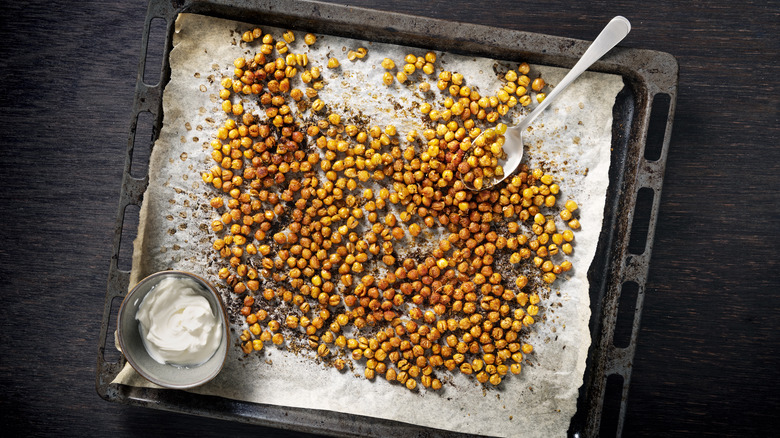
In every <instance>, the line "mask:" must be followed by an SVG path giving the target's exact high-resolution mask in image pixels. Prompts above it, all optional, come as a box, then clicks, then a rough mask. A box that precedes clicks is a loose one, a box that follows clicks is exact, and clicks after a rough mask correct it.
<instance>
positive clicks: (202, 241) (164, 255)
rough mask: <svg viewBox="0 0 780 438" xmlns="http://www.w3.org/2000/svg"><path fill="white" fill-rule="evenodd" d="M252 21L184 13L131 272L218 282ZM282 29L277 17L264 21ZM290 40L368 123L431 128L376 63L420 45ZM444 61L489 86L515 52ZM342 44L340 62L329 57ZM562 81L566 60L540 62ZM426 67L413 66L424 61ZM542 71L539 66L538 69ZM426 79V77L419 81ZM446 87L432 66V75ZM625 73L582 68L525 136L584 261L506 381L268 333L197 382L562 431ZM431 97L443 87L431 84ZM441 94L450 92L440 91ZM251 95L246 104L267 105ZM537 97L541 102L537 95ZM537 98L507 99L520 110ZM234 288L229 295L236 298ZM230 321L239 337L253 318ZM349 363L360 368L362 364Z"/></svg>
mask: <svg viewBox="0 0 780 438" xmlns="http://www.w3.org/2000/svg"><path fill="white" fill-rule="evenodd" d="M252 27H254V26H251V25H247V24H242V23H237V22H232V21H226V20H221V19H214V18H208V17H203V16H198V15H191V14H182V15H180V16H179V18H178V20H177V22H176V34H175V36H174V49H173V51H172V52H171V54H170V60H171V70H172V73H171V81H170V83H169V84H168V85H167V86H166V88H165V92H164V126H163V128H162V131H161V134H160V137H159V139H158V141H157V142H156V144H155V146H154V148H153V152H152V156H151V159H150V166H149V188H148V189H147V192H146V194H145V196H144V202H143V205H142V209H141V222H140V227H139V233H138V238H137V240H136V242H135V249H134V260H133V270H132V279H131V284H135V282H137V281H139V280H140V279H141V278H143V277H145V276H146V275H149V274H151V273H153V272H156V271H159V270H165V269H172V268H175V269H182V270H187V271H191V272H194V273H197V274H200V275H203V276H205V277H207V278H211V279H213V280H214V282H215V283H218V280H217V279H216V270H217V266H216V264H215V259H216V258H217V256H216V255H215V254H214V252H213V250H212V249H211V239H212V236H211V235H210V233H209V230H208V224H209V223H210V222H211V220H213V219H216V218H218V213H216V212H215V211H214V210H213V209H212V208H211V207H210V206H209V204H208V200H209V199H210V197H212V196H214V192H213V189H212V188H211V187H208V186H206V185H205V184H203V182H202V181H201V177H200V173H201V172H202V171H204V170H206V169H208V168H209V167H211V166H212V165H213V162H212V161H211V159H210V156H209V154H210V150H211V149H210V146H209V142H210V141H211V140H212V139H213V138H215V132H216V129H217V127H218V126H221V125H222V124H223V123H224V121H225V119H226V116H225V114H224V112H222V109H221V108H220V102H221V101H220V99H219V97H218V96H217V94H218V91H219V89H220V84H219V82H220V80H221V79H222V78H223V77H225V76H232V71H233V65H232V61H233V59H235V58H236V57H238V56H250V55H253V54H254V53H255V52H256V51H257V47H258V45H253V46H251V47H249V46H247V45H246V44H245V43H242V42H241V38H240V36H241V33H242V32H243V31H245V30H249V29H251V28H252ZM262 28H263V31H264V32H265V33H268V32H270V33H272V34H274V35H275V36H276V37H277V38H280V37H281V34H282V31H283V30H281V29H273V28H268V27H262ZM296 35H297V37H298V38H297V40H296V42H294V43H293V44H292V45H291V49H292V50H291V52H293V53H308V57H309V63H310V65H319V66H321V67H322V70H323V75H324V78H325V80H326V87H325V88H324V89H323V90H321V92H320V98H322V100H323V101H325V103H326V104H328V105H329V107H330V108H331V110H332V111H335V112H342V111H343V113H348V112H349V111H360V112H362V114H363V115H364V116H368V117H370V119H371V124H378V125H380V126H384V125H386V124H391V123H392V124H394V125H396V126H397V127H398V132H399V135H400V136H402V138H403V137H404V136H405V134H406V132H408V131H409V129H412V128H414V129H418V130H420V131H422V129H423V128H424V126H423V122H422V121H421V118H420V116H419V111H417V110H414V109H413V108H412V104H413V102H422V98H423V97H425V94H424V93H421V92H420V91H419V90H418V89H417V87H416V86H401V85H399V84H398V82H397V81H396V82H394V84H393V85H392V86H390V87H387V86H385V85H384V84H382V82H381V75H382V73H384V69H383V68H382V67H381V66H380V65H379V63H380V62H381V60H382V59H383V58H384V57H390V58H392V59H394V60H395V61H396V64H397V65H399V64H400V65H402V59H403V57H404V55H405V54H407V53H410V52H411V53H415V54H416V55H422V54H423V53H424V52H423V51H421V50H419V49H410V48H404V47H399V46H392V45H386V44H379V43H372V42H368V41H355V40H349V39H344V38H337V37H331V36H326V35H318V38H319V40H318V41H317V43H316V44H315V45H314V46H313V47H307V46H306V45H304V43H303V41H302V40H303V32H296ZM358 47H366V48H367V49H368V56H366V57H365V58H364V59H362V60H358V61H355V62H351V61H348V60H347V57H346V53H347V51H348V50H355V49H357V48H358ZM437 54H438V56H439V59H438V61H437V73H436V74H438V71H439V70H440V69H447V70H451V71H458V72H461V73H463V75H464V77H465V78H466V79H467V81H468V84H469V85H470V86H471V87H472V88H477V89H478V90H480V92H481V93H482V94H483V95H491V94H493V93H495V92H496V91H497V90H498V89H500V88H501V86H502V85H503V84H502V83H501V82H500V81H499V80H498V79H497V76H498V75H497V74H496V71H500V72H503V71H506V69H507V68H516V67H517V65H518V63H519V62H521V61H522V60H516V61H515V62H512V63H504V62H498V61H495V60H490V59H482V58H471V57H463V56H458V55H452V54H448V53H437ZM329 57H336V58H338V59H339V60H340V62H341V68H339V69H337V70H329V69H327V68H325V64H326V62H327V61H326V60H327V58H329ZM533 73H536V74H537V75H538V74H541V76H542V77H543V78H544V79H545V80H546V81H547V83H548V84H551V85H552V86H554V85H555V84H556V83H557V82H558V81H559V80H560V79H561V78H562V77H563V75H564V74H565V73H566V71H565V70H562V69H558V68H552V67H544V66H532V74H533ZM415 76H417V74H415ZM533 77H535V76H533V75H532V78H533ZM419 82H420V81H416V83H417V84H419ZM428 82H430V84H431V85H432V89H433V90H434V91H436V92H438V90H437V89H436V86H435V85H436V78H435V75H434V76H431V77H430V78H429V79H428ZM622 87H623V81H622V78H620V77H619V76H614V75H606V74H598V73H592V72H586V73H585V74H583V75H582V77H581V78H580V79H579V80H577V81H576V82H575V83H574V84H573V85H571V86H570V88H569V89H567V90H566V92H565V93H564V94H563V95H562V96H561V97H560V100H559V101H558V102H557V103H554V104H553V105H552V106H551V107H550V108H549V109H548V110H547V111H546V112H545V113H544V114H542V115H541V116H540V117H539V118H538V119H537V122H536V123H535V125H534V127H533V131H532V132H530V134H529V135H527V136H526V141H525V143H526V145H527V151H526V159H525V160H526V161H527V162H528V164H529V167H531V168H533V167H535V166H538V165H540V164H543V165H544V166H545V168H546V169H547V170H548V171H550V172H551V173H552V174H553V175H555V176H556V178H557V179H558V181H559V184H560V186H561V190H562V194H561V196H560V197H559V199H561V201H559V203H562V202H563V201H564V200H565V199H573V200H575V201H576V202H577V203H578V204H579V205H580V206H581V207H580V222H581V224H582V229H581V230H580V231H579V232H577V233H576V240H575V243H576V245H575V252H574V254H573V256H572V257H571V258H570V260H571V261H572V263H573V264H574V266H575V269H574V270H572V271H570V272H569V273H567V274H565V275H562V276H561V277H562V278H561V279H559V280H558V281H556V282H555V283H554V285H553V288H552V290H551V292H550V293H549V296H548V297H546V298H545V300H544V301H542V303H541V304H540V306H542V308H543V314H541V315H540V316H541V318H538V319H537V320H538V322H537V323H536V324H535V325H534V326H533V328H532V332H531V334H530V337H529V342H530V343H531V344H533V345H534V347H535V351H534V353H533V354H531V355H529V356H528V360H527V361H525V362H524V364H523V372H522V373H521V374H520V375H519V376H507V378H506V380H505V381H504V382H503V383H502V385H501V386H500V387H499V388H498V389H494V388H487V389H486V387H483V386H482V385H481V384H479V383H477V382H476V380H474V379H473V378H467V377H466V376H464V375H462V374H460V373H457V372H456V373H453V374H454V378H453V379H452V381H450V382H448V383H446V384H445V386H444V388H443V389H442V390H440V391H426V390H422V391H417V392H410V391H408V390H407V389H405V388H403V387H402V386H401V385H398V384H390V383H388V382H387V381H386V380H384V379H382V378H376V379H375V380H373V381H369V380H366V379H365V378H363V377H362V369H359V368H356V369H355V370H354V371H347V372H339V371H337V370H336V369H334V368H332V367H327V366H325V365H322V364H320V363H318V362H316V361H314V360H312V358H311V357H306V356H303V355H300V354H295V353H292V352H290V351H287V350H283V349H277V348H274V347H273V345H270V344H269V345H268V346H267V347H266V349H265V350H264V352H263V353H262V354H257V353H253V354H250V355H248V356H247V355H244V354H243V352H242V351H241V348H240V347H239V346H238V345H237V342H236V343H235V344H234V345H232V346H231V347H230V349H229V357H228V359H227V363H226V365H225V368H224V369H223V371H222V372H221V373H220V375H219V376H218V377H217V378H216V379H214V380H213V381H211V382H210V383H208V384H206V385H204V386H202V387H200V388H197V389H195V390H194V392H197V393H201V394H213V395H219V396H223V397H227V398H231V399H237V400H245V401H252V402H261V403H268V404H274V405H282V406H290V407H300V408H314V409H325V410H332V411H339V412H345V413H353V414H360V415H367V416H372V417H380V418H387V419H392V420H398V421H403V422H408V423H413V424H418V425H423V426H429V427H435V428H441V429H446V430H453V431H459V432H469V433H476V434H483V435H496V436H540V437H550V436H564V435H565V433H566V430H567V428H568V426H569V422H570V420H571V417H572V415H573V414H574V412H575V410H576V400H577V396H578V388H579V387H580V386H581V385H582V378H583V373H584V368H585V360H586V355H587V350H588V347H589V345H590V334H589V331H588V319H589V317H590V307H589V305H590V303H589V296H588V281H587V278H586V273H587V270H588V266H589V265H590V263H591V261H592V258H593V255H594V252H595V249H596V244H597V240H598V236H599V231H600V229H601V222H602V214H603V209H604V202H605V193H606V189H607V185H608V176H607V174H608V169H609V160H610V145H611V129H612V107H613V105H614V102H615V97H616V95H617V93H618V92H619V91H620V90H621V88H622ZM427 96H428V97H429V98H430V97H432V96H433V94H431V93H428V95H427ZM437 100H438V101H441V100H442V98H437ZM252 105H254V104H252V103H250V102H249V101H245V102H244V106H245V107H246V108H247V109H248V110H249V111H253V112H256V113H257V111H256V110H257V108H256V107H253V106H252ZM530 108H533V105H532V106H531V107H529V108H528V109H530ZM526 111H527V109H521V107H520V106H519V105H518V106H517V107H515V108H513V109H512V110H510V115H511V116H512V118H513V120H515V121H516V120H519V118H520V117H522V115H523V114H524V113H525V112H526ZM230 295H231V294H230V293H228V292H227V291H226V292H225V295H224V299H225V300H226V301H229V300H235V299H237V298H236V297H231V296H230ZM244 328H245V327H244V325H243V322H242V321H237V322H234V323H233V327H232V329H233V334H232V336H233V340H234V341H236V338H237V337H238V333H240V332H241V331H242V330H243V329H244ZM352 374H355V375H358V376H361V377H356V376H353V375H352ZM115 382H117V383H123V384H128V385H136V386H153V385H152V384H151V383H149V382H147V381H145V380H144V379H143V378H141V377H139V376H138V375H137V374H136V373H135V372H134V371H133V370H132V368H130V367H129V366H126V367H125V369H124V370H123V371H122V373H120V375H119V376H118V377H117V379H116V380H115Z"/></svg>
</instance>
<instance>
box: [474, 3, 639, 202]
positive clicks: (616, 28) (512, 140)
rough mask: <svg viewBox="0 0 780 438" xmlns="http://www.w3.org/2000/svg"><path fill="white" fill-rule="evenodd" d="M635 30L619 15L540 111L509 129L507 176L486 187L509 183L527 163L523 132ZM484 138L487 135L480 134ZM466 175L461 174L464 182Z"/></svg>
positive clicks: (494, 179) (489, 183) (536, 109)
mask: <svg viewBox="0 0 780 438" xmlns="http://www.w3.org/2000/svg"><path fill="white" fill-rule="evenodd" d="M630 31H631V23H629V22H628V20H627V19H626V18H625V17H621V16H617V17H615V18H613V19H612V20H611V21H610V22H609V23H608V24H607V25H606V26H605V27H604V30H602V31H601V33H600V34H599V36H598V37H596V39H595V40H594V41H593V43H592V44H591V45H590V47H588V50H586V51H585V53H584V54H583V55H582V58H580V60H579V61H577V64H575V65H574V67H572V69H571V71H569V73H567V74H566V76H565V77H564V78H563V79H562V80H561V82H559V83H558V85H557V86H556V87H555V88H554V89H553V90H552V92H550V94H548V95H547V98H546V99H544V100H543V101H542V102H541V103H540V104H539V105H537V107H536V108H534V110H533V111H532V112H531V114H528V115H527V116H525V118H524V119H523V120H522V121H521V122H520V123H519V124H518V125H516V126H513V127H511V128H507V130H506V133H505V134H504V146H503V148H504V152H506V155H507V157H506V160H504V162H503V163H501V162H500V161H499V164H501V165H502V166H503V169H504V175H503V176H502V177H501V178H492V179H490V180H488V181H485V182H484V184H483V186H482V188H483V189H485V188H490V187H492V186H494V185H496V184H498V183H500V182H501V181H503V180H505V179H506V178H507V177H508V176H509V175H511V174H512V173H514V171H515V169H517V166H519V165H520V161H522V160H523V132H525V131H526V129H527V128H528V127H529V126H531V123H532V122H533V121H534V119H536V117H537V116H538V115H539V114H541V112H542V111H544V110H545V108H547V107H548V106H550V104H551V103H552V102H553V101H554V100H555V99H556V98H557V97H558V96H559V95H560V94H561V93H562V92H563V90H565V89H566V87H568V86H569V85H570V84H571V83H572V82H574V80H575V79H577V78H578V77H579V76H580V75H581V74H582V73H583V72H584V71H585V70H587V69H588V67H590V66H591V65H592V64H593V63H594V62H596V61H598V60H599V59H600V58H601V57H602V56H604V55H605V54H606V53H607V52H609V51H610V50H611V49H612V48H613V47H615V46H616V45H617V44H618V43H619V42H620V41H622V40H623V38H625V37H626V35H628V32H630ZM481 135H484V133H483V134H480V136H481ZM462 178H463V175H461V179H462ZM464 184H466V187H469V188H470V189H472V190H474V188H473V187H471V185H470V184H469V183H466V182H465V181H464Z"/></svg>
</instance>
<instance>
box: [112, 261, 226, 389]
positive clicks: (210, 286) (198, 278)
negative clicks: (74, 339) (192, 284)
mask: <svg viewBox="0 0 780 438" xmlns="http://www.w3.org/2000/svg"><path fill="white" fill-rule="evenodd" d="M172 274H173V275H183V276H185V277H189V278H191V279H193V280H195V281H196V282H198V283H200V284H202V285H203V286H205V287H206V289H208V290H209V291H210V292H211V293H212V294H213V295H214V296H215V298H216V299H217V303H218V304H219V309H220V311H219V316H220V320H221V323H222V337H221V340H222V342H223V343H225V352H224V355H223V357H222V359H221V360H220V363H219V366H218V367H217V368H215V369H214V371H213V372H212V373H209V374H208V375H207V376H206V377H204V378H202V379H199V380H197V381H195V382H191V383H183V384H175V383H174V384H171V383H168V382H164V381H161V380H160V379H159V378H157V377H156V376H154V375H151V374H149V373H147V372H146V371H144V370H143V369H142V368H143V367H141V366H140V365H138V363H137V362H136V361H135V359H134V358H133V353H130V354H128V353H127V351H128V349H127V348H126V345H125V340H124V336H123V335H122V324H121V323H120V321H122V315H123V314H124V312H125V310H126V307H125V304H126V303H127V302H128V301H129V299H130V298H131V297H132V296H133V295H134V294H135V292H136V291H137V290H138V289H139V288H140V287H141V286H142V285H144V284H146V283H149V282H152V281H155V280H157V279H158V278H159V277H165V276H169V275H172ZM147 293H148V292H147ZM229 324H230V323H229V320H228V315H227V308H226V307H225V303H224V302H223V301H222V296H221V295H220V293H219V292H218V291H217V288H216V287H215V286H214V285H213V284H212V283H211V282H210V281H208V280H206V279H205V278H203V277H201V276H199V275H197V274H193V273H192V272H188V271H182V270H177V269H170V270H166V271H158V272H155V273H153V274H150V275H148V276H146V277H144V278H143V279H141V280H140V281H139V282H138V283H136V284H135V285H134V286H133V287H132V288H130V290H129V291H128V292H127V294H126V295H125V297H124V299H123V300H122V304H121V305H120V307H119V312H118V314H117V328H116V332H117V338H118V340H119V347H120V349H121V350H122V351H121V353H122V356H123V357H124V358H125V360H126V361H127V363H129V364H130V366H131V367H132V368H133V370H135V372H137V373H138V374H139V375H140V376H141V377H143V378H145V379H146V380H148V381H150V382H152V383H154V384H155V385H159V386H162V387H164V388H169V389H189V388H195V387H197V386H201V385H203V384H205V383H207V382H209V381H211V380H212V379H213V378H214V377H216V376H217V375H218V374H219V373H220V371H222V368H224V366H225V362H226V361H227V356H228V353H229V347H230V346H229V344H230V333H229V331H230V327H229ZM215 354H217V353H215ZM209 360H211V359H210V358H209ZM204 363H205V362H204ZM166 365H169V366H174V365H170V364H166ZM198 366H200V365H198Z"/></svg>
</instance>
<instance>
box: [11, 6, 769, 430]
mask: <svg viewBox="0 0 780 438" xmlns="http://www.w3.org/2000/svg"><path fill="white" fill-rule="evenodd" d="M346 3H348V4H351V5H355V6H364V7H369V8H377V9H383V10H393V11H396V12H402V13H407V14H412V15H420V16H427V17H436V18H441V19H445V20H455V21H462V22H470V23H477V24H483V25H491V26H496V27H499V28H508V29H517V30H527V31H532V32H538V33H547V34H554V35H559V36H564V37H570V38H580V39H592V38H593V37H594V36H595V34H596V33H597V31H598V29H600V27H601V26H603V24H604V23H606V22H607V21H608V20H609V19H610V18H611V17H612V16H614V15H618V14H620V15H625V16H627V17H628V18H629V19H630V20H631V21H632V24H633V30H632V32H631V34H630V35H629V37H628V38H627V39H626V40H625V42H624V43H623V45H624V46H626V47H635V48H644V49H653V50H658V51H664V52H669V53H671V54H673V55H674V56H675V57H677V59H678V61H679V63H680V82H679V83H680V87H679V96H678V100H677V110H676V117H675V122H674V131H673V135H672V140H671V148H670V152H669V156H668V162H667V168H666V177H665V184H664V188H663V194H662V198H661V208H660V217H659V220H658V225H657V229H656V234H655V242H654V248H653V256H652V261H651V266H650V275H649V282H648V284H647V290H646V296H645V301H644V313H643V319H642V326H641V330H640V333H639V340H638V349H637V352H636V357H635V360H634V364H633V374H632V381H631V386H630V388H631V389H630V393H629V399H628V412H627V415H626V418H625V428H624V436H652V437H655V436H724V435H727V436H769V435H774V436H777V434H778V432H777V431H776V429H775V427H776V426H775V423H776V421H777V420H776V418H777V414H778V412H780V371H778V370H779V369H780V368H779V367H778V365H779V364H780V337H779V336H778V330H777V328H776V326H777V324H778V322H779V317H780V257H778V255H777V250H778V245H779V244H780V239H779V237H780V214H779V213H780V207H778V206H780V146H779V145H778V140H780V138H779V136H778V133H779V132H780V129H779V128H778V126H780V94H779V93H778V77H780V68H778V59H780V56H779V54H778V52H779V49H780V42H779V41H780V4H779V2H778V1H776V0H774V1H768V2H767V1H744V2H740V3H734V2H731V1H726V0H715V1H710V2H701V1H693V2H690V1H689V2H673V1H663V2H644V1H638V0H636V1H617V2H604V1H592V2H576V1H570V2H566V1H558V0H548V1H546V2H541V3H540V2H513V1H482V2H472V1H463V0H450V1H446V2H444V1H431V2H424V1H418V0H399V1H395V2H392V4H390V3H389V2H387V3H386V2H379V1H376V0H368V1H357V0H352V1H349V2H346ZM145 14H146V6H145V4H144V3H143V2H140V1H132V2H127V1H108V0H88V1H82V2H70V1H63V0H48V1H42V0H32V1H22V2H6V3H5V4H4V6H3V12H2V14H0V15H1V16H0V71H2V74H3V81H2V85H0V87H2V92H1V93H0V145H1V146H0V221H2V222H1V223H0V225H1V226H0V242H2V245H0V288H1V289H0V290H1V291H2V302H0V348H1V349H2V350H1V351H2V352H0V429H2V430H4V431H6V432H7V431H11V432H13V435H19V436H30V435H35V436H41V435H45V436H49V435H64V436H74V435H83V436H135V435H138V436H149V435H171V436H174V435H175V436H184V435H193V436H227V435H239V434H240V435H244V436H247V435H259V436H301V434H298V433H293V432H287V431H280V430H276V429H270V428H263V427H256V426H249V425H244V424H238V423H231V422H225V421H219V420H211V419H205V418H199V417H193V416H187V415H183V414H172V413H166V412H161V411H156V410H152V409H144V408H135V407H127V406H122V405H118V404H114V403H109V402H106V401H103V400H102V399H101V398H100V397H98V395H97V393H96V391H95V383H94V382H95V364H96V356H97V344H98V336H99V332H100V321H101V315H102V311H103V299H104V295H105V288H106V280H107V273H108V266H109V261H110V257H111V254H112V238H113V224H114V221H115V216H116V213H117V206H118V194H119V190H120V182H121V177H122V169H123V165H124V150H125V147H126V144H127V138H128V133H129V127H130V121H131V120H130V119H131V111H130V108H131V105H132V102H133V93H134V84H135V78H136V70H137V65H138V59H139V55H140V50H139V47H140V41H141V34H142V29H143V22H144V17H145Z"/></svg>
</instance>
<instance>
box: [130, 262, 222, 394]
mask: <svg viewBox="0 0 780 438" xmlns="http://www.w3.org/2000/svg"><path fill="white" fill-rule="evenodd" d="M168 277H176V278H189V279H191V280H194V281H195V283H197V284H198V285H199V286H200V287H199V288H198V289H197V291H198V292H200V293H201V294H202V295H203V297H205V298H206V300H208V302H209V304H210V305H211V310H212V311H213V312H215V313H216V314H217V317H218V318H219V321H220V323H221V325H222V339H221V342H220V345H219V348H218V349H217V351H216V352H215V353H214V355H212V356H211V358H209V359H208V360H207V361H206V362H204V363H202V364H200V365H196V366H188V367H186V366H176V365H172V364H161V363H159V362H157V361H156V360H154V359H153V358H152V357H151V356H150V355H149V353H148V352H147V351H146V347H145V346H144V343H143V340H142V339H141V332H140V330H139V327H138V326H139V322H138V320H136V319H135V316H136V313H137V312H138V307H139V306H140V305H141V302H142V301H143V300H144V297H146V294H148V293H149V291H151V290H152V288H153V287H154V286H156V285H157V284H158V283H159V282H160V281H161V280H163V279H165V278H168ZM117 337H118V338H119V346H120V348H121V349H122V353H123V354H124V356H125V358H126V359H127V362H128V363H130V366H132V367H133V369H135V370H136V371H137V372H138V374H140V375H141V376H143V377H144V378H145V379H147V380H149V381H150V382H152V383H154V384H156V385H159V386H162V387H165V388H171V389H188V388H194V387H196V386H200V385H203V384H204V383H206V382H208V381H210V380H211V379H213V378H214V377H215V376H216V375H217V374H219V372H220V370H222V367H223V365H224V364H225V359H226V358H227V350H228V345H229V344H230V335H229V327H228V317H227V311H226V310H225V305H224V303H222V298H221V297H220V295H219V293H218V292H217V289H216V288H215V287H214V286H213V285H212V284H211V283H209V282H208V281H206V280H204V279H203V278H201V277H199V276H197V275H195V274H192V273H189V272H184V271H162V272H157V273H155V274H152V275H150V276H148V277H146V278H144V279H143V280H141V281H140V282H138V284H136V285H135V286H134V287H133V289H132V290H130V292H128V294H127V296H125V299H124V301H122V306H121V307H120V308H119V317H118V320H117Z"/></svg>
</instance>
